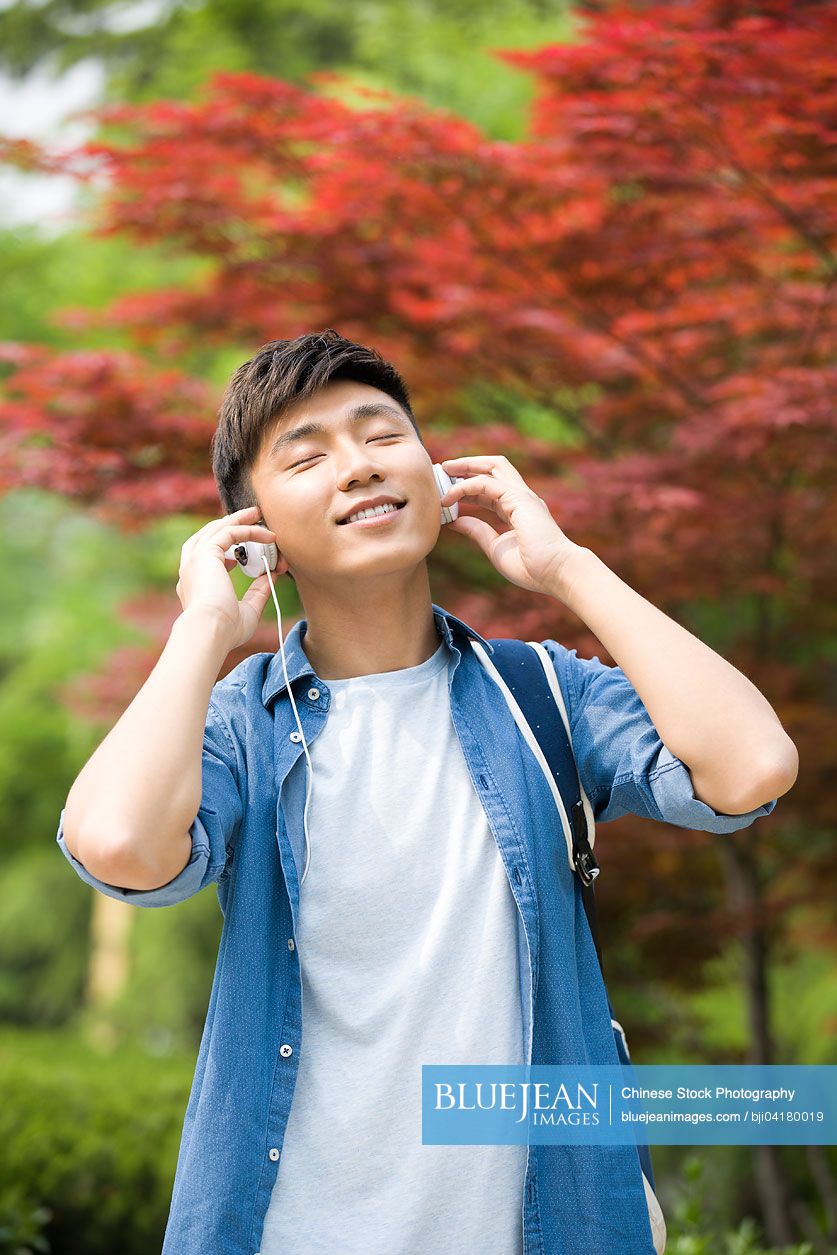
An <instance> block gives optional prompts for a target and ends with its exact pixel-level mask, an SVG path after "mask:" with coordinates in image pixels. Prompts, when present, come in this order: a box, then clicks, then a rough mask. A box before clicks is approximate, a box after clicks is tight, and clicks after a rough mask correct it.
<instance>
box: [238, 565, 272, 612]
mask: <svg viewBox="0 0 837 1255" xmlns="http://www.w3.org/2000/svg"><path fill="white" fill-rule="evenodd" d="M273 574H274V572H271V577H272V576H273ZM272 584H273V579H272V578H270V579H268V575H267V572H266V571H265V573H264V575H257V576H256V578H255V579H254V580H253V582H252V584H251V585H250V587H249V588H248V589H247V592H246V593H245V594H244V596H243V597H242V598H241V600H242V601H246V602H247V604H248V606H252V607H253V609H254V610H257V611H258V612H259V613H260V614H261V612H262V610H263V609H264V607H265V606H266V605H267V600H268V598H269V597H270V588H271V585H272Z"/></svg>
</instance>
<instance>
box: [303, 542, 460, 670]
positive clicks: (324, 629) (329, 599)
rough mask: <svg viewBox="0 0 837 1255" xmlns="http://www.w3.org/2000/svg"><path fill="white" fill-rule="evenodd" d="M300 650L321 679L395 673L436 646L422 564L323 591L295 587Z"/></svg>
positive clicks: (421, 659)
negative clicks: (300, 613) (301, 620)
mask: <svg viewBox="0 0 837 1255" xmlns="http://www.w3.org/2000/svg"><path fill="white" fill-rule="evenodd" d="M300 599H301V600H302V604H303V610H304V614H305V619H306V624H307V627H306V630H305V635H304V636H303V637H302V648H303V650H304V651H305V654H306V657H307V658H308V661H309V662H310V663H311V666H312V667H313V668H314V670H315V671H316V673H317V675H318V676H319V677H320V679H321V680H345V679H350V678H352V677H353V676H359V675H375V674H376V673H378V672H381V671H400V670H401V669H402V668H404V667H417V666H418V665H419V663H422V662H426V661H427V659H428V658H430V657H432V655H433V654H434V653H435V652H436V650H437V649H438V648H439V641H440V638H439V634H438V632H437V630H436V623H435V620H434V618H433V604H432V599H431V596H430V583H429V580H428V575H427V564H426V562H423V563H421V564H420V566H419V567H418V568H416V569H415V570H414V571H409V572H403V573H402V572H397V573H395V574H393V573H388V574H387V575H386V576H381V577H379V578H378V579H375V580H364V581H357V580H355V581H353V582H351V583H349V582H347V583H346V584H345V586H342V585H340V584H338V585H337V587H336V588H335V585H334V583H332V584H331V585H330V586H329V588H328V589H327V590H324V589H320V588H318V587H316V586H314V587H312V586H306V588H305V589H304V590H303V589H300Z"/></svg>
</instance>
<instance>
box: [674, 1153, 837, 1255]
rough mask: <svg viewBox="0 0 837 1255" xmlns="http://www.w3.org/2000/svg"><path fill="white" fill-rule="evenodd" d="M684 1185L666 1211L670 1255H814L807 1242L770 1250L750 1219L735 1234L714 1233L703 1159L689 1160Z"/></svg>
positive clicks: (691, 1157)
mask: <svg viewBox="0 0 837 1255" xmlns="http://www.w3.org/2000/svg"><path fill="white" fill-rule="evenodd" d="M717 1149H718V1148H717V1147H714V1148H713V1150H715V1151H716V1150H717ZM681 1182H682V1184H681V1192H680V1194H679V1196H678V1197H677V1200H676V1202H675V1204H674V1206H673V1207H671V1208H668V1209H667V1210H666V1229H667V1240H666V1255H814V1248H813V1247H812V1246H811V1245H810V1244H809V1243H807V1242H803V1243H802V1244H801V1245H798V1246H786V1247H782V1248H781V1249H779V1248H770V1249H768V1248H767V1247H765V1246H764V1245H763V1241H762V1238H761V1234H760V1230H759V1227H758V1225H757V1224H756V1223H755V1221H754V1220H753V1219H752V1217H750V1216H746V1217H745V1218H744V1219H743V1220H742V1221H741V1223H740V1225H739V1226H738V1228H736V1229H735V1230H732V1231H724V1232H722V1231H720V1230H714V1228H713V1226H712V1225H711V1223H709V1224H708V1223H707V1203H708V1199H709V1197H711V1193H710V1187H709V1181H708V1179H707V1173H706V1161H705V1160H704V1159H703V1158H702V1157H701V1156H700V1155H697V1154H689V1155H688V1156H687V1157H686V1159H685V1161H684V1163H683V1165H682V1173H681Z"/></svg>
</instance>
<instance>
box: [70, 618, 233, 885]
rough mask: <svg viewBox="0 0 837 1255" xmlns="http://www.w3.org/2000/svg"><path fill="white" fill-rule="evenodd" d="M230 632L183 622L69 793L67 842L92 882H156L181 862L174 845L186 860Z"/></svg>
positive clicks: (217, 622)
mask: <svg viewBox="0 0 837 1255" xmlns="http://www.w3.org/2000/svg"><path fill="white" fill-rule="evenodd" d="M229 632H230V628H229V625H225V624H224V623H223V621H222V620H221V618H220V617H218V616H213V615H212V614H211V613H207V612H205V611H201V612H200V613H197V612H194V613H191V614H190V612H189V611H185V612H184V613H183V614H181V615H180V616H179V617H178V618H177V619H176V620H175V622H174V624H173V625H172V630H171V632H170V634H169V638H168V641H167V642H166V645H165V648H164V649H163V652H162V654H161V655H160V658H159V660H158V661H157V664H156V665H155V667H154V670H153V671H152V672H151V674H150V676H149V677H148V679H147V680H146V682H145V684H144V685H143V686H142V688H141V689H140V691H139V692H138V693H137V695H136V697H135V698H134V700H133V701H132V702H131V704H130V706H129V707H128V708H127V710H126V711H125V713H124V714H123V715H122V716H121V718H120V719H119V721H118V722H117V723H116V724H115V725H114V727H113V728H112V729H111V731H110V732H109V733H108V735H107V736H106V737H105V739H104V740H103V741H102V743H101V744H100V745H99V747H98V748H97V749H96V751H95V753H94V754H93V755H92V756H91V758H90V759H89V760H88V762H87V763H86V764H85V766H84V768H83V769H82V771H81V772H80V774H79V776H78V777H77V779H76V781H75V782H74V784H73V786H72V788H71V789H70V792H69V795H68V797H67V803H66V807H65V816H64V839H65V841H66V843H67V847H68V849H69V850H70V852H71V853H72V854H73V855H74V856H75V857H76V858H78V859H79V861H80V862H82V863H84V865H85V866H86V867H88V868H89V870H90V871H92V872H93V874H94V875H100V876H101V875H102V870H106V869H108V868H110V869H114V868H119V869H120V870H123V871H126V872H128V873H129V874H131V875H132V876H144V875H146V874H147V873H148V872H150V873H151V874H152V876H153V874H154V872H155V871H156V869H158V868H169V869H170V868H171V867H172V865H173V859H174V862H175V863H176V862H177V858H178V854H177V843H178V842H179V843H180V846H183V847H184V848H183V849H180V851H179V854H180V856H181V861H182V858H183V857H185V855H186V854H187V853H188V851H186V850H185V844H184V843H185V840H186V839H185V834H186V833H188V829H189V828H190V827H191V825H192V823H193V821H194V818H195V816H196V814H197V813H198V810H199V808H200V802H201V792H202V776H201V759H202V750H203V734H204V727H205V724H206V714H207V710H208V708H209V699H210V696H211V693H212V687H213V685H214V683H215V681H216V680H217V678H218V672H219V670H220V668H221V665H222V663H223V661H224V659H225V657H226V656H227V653H228V652H229V644H228V641H229ZM173 847H174V848H173ZM183 865H185V864H183ZM174 870H175V871H176V870H177V867H175V869H174ZM102 878H105V879H106V878H107V874H105V876H103V877H102ZM137 887H139V886H137Z"/></svg>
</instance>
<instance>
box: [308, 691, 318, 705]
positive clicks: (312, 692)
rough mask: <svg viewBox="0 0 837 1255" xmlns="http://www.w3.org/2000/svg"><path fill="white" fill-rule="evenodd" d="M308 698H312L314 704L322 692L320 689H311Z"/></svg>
mask: <svg viewBox="0 0 837 1255" xmlns="http://www.w3.org/2000/svg"><path fill="white" fill-rule="evenodd" d="M308 696H309V697H310V698H311V701H312V702H315V701H316V700H317V698H318V697H319V696H320V690H319V689H309V690H308Z"/></svg>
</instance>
